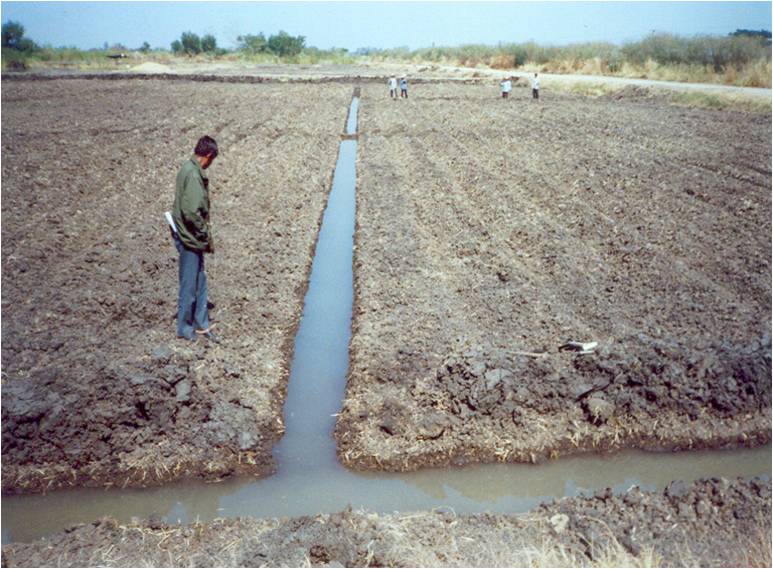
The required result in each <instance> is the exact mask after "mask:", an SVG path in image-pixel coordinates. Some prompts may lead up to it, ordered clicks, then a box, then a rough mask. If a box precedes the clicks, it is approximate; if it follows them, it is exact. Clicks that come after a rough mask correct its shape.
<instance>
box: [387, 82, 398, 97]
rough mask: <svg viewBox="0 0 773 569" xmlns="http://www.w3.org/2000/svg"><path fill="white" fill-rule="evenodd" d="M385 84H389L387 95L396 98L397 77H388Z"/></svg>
mask: <svg viewBox="0 0 773 569" xmlns="http://www.w3.org/2000/svg"><path fill="white" fill-rule="evenodd" d="M387 84H388V85H389V97H390V98H392V99H397V77H390V78H389V81H388V82H387Z"/></svg>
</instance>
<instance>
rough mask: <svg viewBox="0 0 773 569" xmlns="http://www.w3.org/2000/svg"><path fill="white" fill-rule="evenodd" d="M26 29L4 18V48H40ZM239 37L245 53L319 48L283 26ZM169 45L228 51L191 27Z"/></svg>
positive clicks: (145, 47) (145, 48)
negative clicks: (275, 31)
mask: <svg viewBox="0 0 773 569" xmlns="http://www.w3.org/2000/svg"><path fill="white" fill-rule="evenodd" d="M24 32H25V30H24V26H23V25H22V24H20V23H19V22H15V21H13V20H9V21H7V22H5V23H4V24H3V27H2V42H3V48H5V49H9V50H13V51H16V52H19V53H26V54H31V53H34V52H36V51H40V50H41V48H40V46H38V45H37V44H36V43H35V42H34V41H32V40H31V39H30V38H27V37H25V36H24ZM236 41H237V47H236V51H238V52H243V53H246V54H261V53H265V54H272V55H276V56H278V57H294V56H297V55H299V54H300V53H301V52H303V51H304V50H305V49H312V50H314V51H319V50H316V48H307V46H306V38H305V36H293V35H290V34H288V33H287V32H285V31H284V30H281V31H279V33H277V34H272V35H270V36H268V38H267V37H266V36H265V34H263V32H261V33H259V34H246V35H243V36H239V37H238V38H237V39H236ZM114 48H120V49H121V50H125V51H128V49H127V48H125V47H124V46H114ZM170 48H171V51H172V53H175V54H177V55H197V54H200V53H204V54H212V55H224V54H225V53H228V51H229V50H226V49H223V48H220V47H218V45H217V39H216V38H215V36H214V35H212V34H204V35H203V36H199V35H198V34H196V33H194V32H191V31H186V32H183V33H182V35H181V36H180V38H179V39H176V40H174V41H173V42H172V43H171V45H170ZM103 49H104V50H105V51H107V50H108V47H107V44H105V46H104V48H103ZM151 50H152V49H151V47H150V44H149V43H148V42H143V44H142V45H141V46H140V47H139V48H138V49H137V51H140V52H142V53H147V52H149V51H151ZM337 51H340V50H337Z"/></svg>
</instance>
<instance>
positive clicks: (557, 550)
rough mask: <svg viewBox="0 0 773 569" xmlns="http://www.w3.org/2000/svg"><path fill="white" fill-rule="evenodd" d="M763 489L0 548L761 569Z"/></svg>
mask: <svg viewBox="0 0 773 569" xmlns="http://www.w3.org/2000/svg"><path fill="white" fill-rule="evenodd" d="M770 508H771V487H770V481H767V482H762V481H759V480H753V481H751V482H733V483H730V482H728V481H727V480H724V479H714V480H711V481H703V482H698V483H696V484H694V485H687V484H684V483H681V482H676V483H673V484H671V485H670V486H669V487H668V488H667V489H666V490H665V492H662V493H661V492H658V493H646V492H640V491H639V490H638V489H635V488H634V489H631V490H629V491H628V492H627V493H625V494H624V495H622V496H613V495H612V494H611V492H609V491H599V492H597V493H596V494H595V495H594V496H592V497H582V498H571V499H564V500H561V501H559V502H555V503H552V504H546V505H543V506H540V507H539V508H537V509H535V510H533V511H532V512H530V513H528V514H525V515H502V514H497V515H494V514H475V515H464V516H456V515H454V514H453V512H450V511H435V512H416V513H404V514H391V515H378V514H374V513H369V512H360V511H357V512H352V511H344V512H341V513H338V514H329V515H327V514H326V515H318V516H314V517H302V518H291V519H286V518H285V519H260V520H257V519H237V520H218V521H214V522H212V523H208V524H192V525H186V526H174V525H172V526H169V525H166V524H164V523H163V522H161V521H158V520H150V521H145V522H140V521H136V522H135V523H131V524H128V525H126V526H123V525H119V524H117V523H116V522H115V521H113V520H109V519H105V520H101V521H97V522H95V523H94V524H87V525H82V526H78V527H75V528H72V529H70V530H68V531H65V532H62V533H59V534H57V535H54V536H51V537H50V538H46V539H43V540H40V541H38V542H35V543H31V544H22V543H16V544H10V545H7V546H5V547H3V566H4V567H78V566H79V567H89V566H102V567H104V566H108V567H264V566H267V567H305V566H315V567H366V566H375V567H449V566H450V567H562V566H568V567H587V566H593V567H598V566H613V567H615V566H617V567H620V566H623V567H624V566H629V567H653V566H656V567H657V566H664V567H669V566H670V567H679V566H688V567H689V566H693V567H694V566H713V567H717V566H728V567H734V566H735V567H749V566H752V567H755V566H758V567H764V566H769V565H770V548H771V544H770V529H771V525H770Z"/></svg>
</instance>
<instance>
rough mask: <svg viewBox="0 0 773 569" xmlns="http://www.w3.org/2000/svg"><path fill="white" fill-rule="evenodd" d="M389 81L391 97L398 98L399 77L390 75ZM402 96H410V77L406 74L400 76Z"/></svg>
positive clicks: (402, 97) (403, 97) (404, 97)
mask: <svg viewBox="0 0 773 569" xmlns="http://www.w3.org/2000/svg"><path fill="white" fill-rule="evenodd" d="M387 83H388V85H389V97H390V98H392V99H397V77H390V78H389V81H387ZM400 98H401V99H407V98H408V79H406V77H405V75H403V76H402V77H400Z"/></svg>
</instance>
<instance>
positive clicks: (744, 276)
mask: <svg viewBox="0 0 773 569" xmlns="http://www.w3.org/2000/svg"><path fill="white" fill-rule="evenodd" d="M529 95H530V94H527V93H526V90H525V89H515V90H514V92H513V96H512V98H511V99H509V100H501V99H497V98H496V93H492V90H491V89H490V88H489V87H482V86H467V85H421V86H416V87H415V88H412V89H411V90H410V99H408V100H407V101H406V100H399V101H390V100H389V99H388V98H387V97H386V92H385V90H384V89H383V88H379V87H375V86H372V85H369V86H365V87H364V88H363V90H362V100H361V104H360V123H359V124H360V136H359V140H360V148H359V158H358V188H357V200H358V202H357V203H358V209H357V227H358V231H357V241H356V242H357V245H356V252H355V307H354V317H353V336H352V341H351V367H350V375H349V378H348V386H347V393H346V398H345V401H344V404H343V409H342V412H341V415H340V417H339V419H338V422H337V426H336V437H337V440H338V444H339V457H340V459H341V460H342V462H343V463H344V464H346V465H347V466H350V467H353V468H358V469H385V470H409V469H416V468H419V467H422V466H427V465H445V464H453V463H464V462H471V461H503V462H506V461H539V460H542V459H545V458H548V457H550V458H555V457H557V456H559V455H562V454H568V453H577V452H583V451H587V450H597V449H602V450H604V449H607V450H614V449H619V448H623V447H640V448H646V449H695V448H705V447H708V448H716V447H726V446H736V445H757V444H761V443H763V442H765V441H767V440H769V439H770V427H771V423H770V420H771V415H770V409H771V395H770V376H771V338H770V330H771V321H770V311H771V302H770V299H771V280H770V271H771V241H770V235H771V171H770V163H771V117H770V113H769V112H765V113H763V114H758V113H744V112H739V111H731V110H723V111H718V110H707V109H696V108H685V107H678V106H674V105H671V104H669V103H668V102H667V101H666V100H664V99H662V98H653V97H651V96H649V94H648V93H647V92H646V91H640V90H635V89H634V90H629V91H626V92H623V93H618V94H615V95H614V96H610V97H600V98H595V99H587V98H583V97H579V96H572V95H568V94H559V93H552V92H550V91H548V92H547V93H545V92H543V97H542V100H541V101H540V102H534V101H532V100H531V99H530V98H529ZM569 340H574V341H583V342H589V341H596V342H598V348H597V349H596V350H595V352H594V353H592V354H586V355H578V354H577V353H575V352H567V351H559V347H560V346H562V345H563V344H564V343H565V342H567V341H569Z"/></svg>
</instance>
